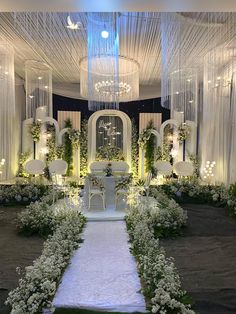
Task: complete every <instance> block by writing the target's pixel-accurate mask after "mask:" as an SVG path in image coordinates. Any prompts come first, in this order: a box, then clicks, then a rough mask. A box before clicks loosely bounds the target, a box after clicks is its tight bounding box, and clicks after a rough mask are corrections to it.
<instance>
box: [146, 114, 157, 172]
mask: <svg viewBox="0 0 236 314" xmlns="http://www.w3.org/2000/svg"><path fill="white" fill-rule="evenodd" d="M153 129H154V126H153V121H152V120H150V121H149V123H148V125H147V130H149V132H150V136H149V139H148V140H147V141H146V144H145V146H144V147H145V160H146V163H145V167H146V172H149V171H152V169H153V166H154V161H155V135H154V134H152V133H151V130H153Z"/></svg>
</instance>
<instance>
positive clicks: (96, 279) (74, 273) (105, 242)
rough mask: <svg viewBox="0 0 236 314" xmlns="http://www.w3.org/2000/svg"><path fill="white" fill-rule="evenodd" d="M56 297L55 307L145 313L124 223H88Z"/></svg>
mask: <svg viewBox="0 0 236 314" xmlns="http://www.w3.org/2000/svg"><path fill="white" fill-rule="evenodd" d="M83 238H84V243H83V244H82V245H81V247H80V248H79V249H78V250H77V251H76V252H75V254H74V256H73V257H72V260H71V264H70V265H69V266H68V268H67V269H66V271H65V274H64V276H63V277H62V282H61V284H60V286H59V288H58V291H57V293H56V296H55V298H54V301H53V303H54V306H55V307H63V308H65V307H66V308H81V309H88V310H97V311H103V310H104V311H110V312H128V313H132V312H141V313H145V308H146V307H145V300H144V297H143V295H142V294H141V292H140V289H141V285H140V280H139V277H138V274H137V269H136V263H135V260H134V258H133V256H132V255H131V254H130V252H129V245H128V234H127V231H126V226H125V223H124V222H123V221H100V222H88V223H87V225H86V229H85V232H84V234H83Z"/></svg>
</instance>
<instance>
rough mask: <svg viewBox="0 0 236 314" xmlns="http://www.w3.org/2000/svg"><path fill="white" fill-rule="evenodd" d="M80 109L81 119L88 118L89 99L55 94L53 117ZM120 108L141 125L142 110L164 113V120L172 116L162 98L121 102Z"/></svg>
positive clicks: (90, 112) (89, 112)
mask: <svg viewBox="0 0 236 314" xmlns="http://www.w3.org/2000/svg"><path fill="white" fill-rule="evenodd" d="M58 110H63V111H80V112H81V119H88V118H89V117H90V116H91V115H92V114H93V111H89V110H88V101H87V100H83V99H73V98H68V97H63V96H59V95H53V117H54V118H55V119H57V111H58ZM120 110H121V111H124V112H125V113H126V114H127V115H128V116H129V117H130V118H131V119H132V118H134V119H135V121H136V124H137V126H138V125H139V113H140V112H153V113H158V112H160V113H162V122H164V121H165V120H167V119H169V118H170V111H169V110H168V109H165V108H163V107H162V106H161V98H154V99H145V100H137V101H131V102H126V103H120Z"/></svg>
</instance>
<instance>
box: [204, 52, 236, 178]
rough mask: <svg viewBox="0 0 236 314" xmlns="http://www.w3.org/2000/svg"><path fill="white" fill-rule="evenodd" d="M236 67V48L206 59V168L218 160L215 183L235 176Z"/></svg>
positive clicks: (211, 53) (210, 54)
mask: <svg viewBox="0 0 236 314" xmlns="http://www.w3.org/2000/svg"><path fill="white" fill-rule="evenodd" d="M234 68H235V64H234V57H233V54H232V49H230V50H229V49H227V48H220V49H216V50H214V51H211V52H210V53H209V54H208V55H207V56H206V58H205V66H204V87H203V88H204V89H203V120H202V125H201V127H202V150H201V151H202V168H203V167H205V165H206V162H207V161H215V162H216V167H215V170H214V180H213V182H214V181H215V183H226V184H229V183H232V182H234V181H235V180H236V176H235V170H234V169H235V160H236V149H235V146H236V144H235V138H234V134H235V111H236V102H235V95H236V91H235V84H236V82H235V75H233V70H234Z"/></svg>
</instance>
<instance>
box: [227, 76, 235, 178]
mask: <svg viewBox="0 0 236 314" xmlns="http://www.w3.org/2000/svg"><path fill="white" fill-rule="evenodd" d="M229 125H230V126H231V130H230V131H231V132H230V152H229V169H230V171H229V182H231V183H233V182H235V181H236V138H235V136H236V72H234V73H233V76H232V90H231V104H230V121H229Z"/></svg>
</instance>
